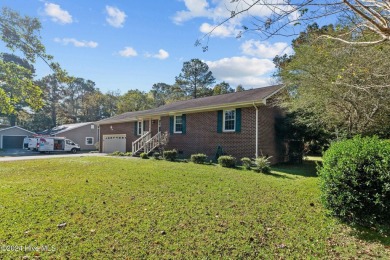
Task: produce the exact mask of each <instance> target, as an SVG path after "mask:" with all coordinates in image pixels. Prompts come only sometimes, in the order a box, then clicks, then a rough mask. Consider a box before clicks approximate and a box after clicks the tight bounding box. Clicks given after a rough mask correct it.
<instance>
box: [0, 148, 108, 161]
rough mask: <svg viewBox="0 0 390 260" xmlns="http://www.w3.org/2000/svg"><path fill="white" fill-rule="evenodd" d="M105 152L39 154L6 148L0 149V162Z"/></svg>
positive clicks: (95, 154) (94, 154) (83, 155)
mask: <svg viewBox="0 0 390 260" xmlns="http://www.w3.org/2000/svg"><path fill="white" fill-rule="evenodd" d="M105 155H107V154H106V153H90V152H78V153H76V154H71V153H53V154H41V153H38V152H33V151H29V150H24V149H6V150H3V151H0V162H6V161H21V160H36V159H47V158H62V157H87V156H88V157H89V156H105Z"/></svg>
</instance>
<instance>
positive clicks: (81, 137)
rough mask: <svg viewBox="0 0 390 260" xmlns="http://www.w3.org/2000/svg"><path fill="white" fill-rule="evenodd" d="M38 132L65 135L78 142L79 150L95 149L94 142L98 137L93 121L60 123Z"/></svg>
mask: <svg viewBox="0 0 390 260" xmlns="http://www.w3.org/2000/svg"><path fill="white" fill-rule="evenodd" d="M40 134H42V135H50V136H56V137H66V138H68V139H70V140H72V141H73V142H75V143H77V144H79V145H80V149H81V150H96V146H95V144H96V142H98V138H99V136H98V129H97V126H96V125H95V124H94V123H93V122H86V123H75V124H66V125H60V126H56V127H54V128H52V129H49V130H45V131H43V132H40Z"/></svg>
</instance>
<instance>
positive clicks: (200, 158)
mask: <svg viewBox="0 0 390 260" xmlns="http://www.w3.org/2000/svg"><path fill="white" fill-rule="evenodd" d="M206 160H207V155H205V154H203V153H197V154H192V155H191V162H193V163H197V164H204V163H205V162H206Z"/></svg>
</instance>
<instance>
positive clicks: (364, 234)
mask: <svg viewBox="0 0 390 260" xmlns="http://www.w3.org/2000/svg"><path fill="white" fill-rule="evenodd" d="M350 227H351V229H352V230H351V231H350V232H349V234H350V235H351V236H354V237H356V238H358V239H361V240H364V241H366V242H377V243H380V244H382V245H384V246H385V247H390V227H384V228H383V229H384V230H383V231H382V232H380V231H378V230H374V229H370V228H367V227H361V226H353V225H351V226H350Z"/></svg>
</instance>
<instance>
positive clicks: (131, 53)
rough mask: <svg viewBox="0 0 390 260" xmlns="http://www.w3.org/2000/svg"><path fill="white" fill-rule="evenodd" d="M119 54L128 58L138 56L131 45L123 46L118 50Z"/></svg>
mask: <svg viewBox="0 0 390 260" xmlns="http://www.w3.org/2000/svg"><path fill="white" fill-rule="evenodd" d="M119 55H121V56H122V57H126V58H128V57H135V56H138V53H137V51H136V50H134V49H133V48H132V47H125V48H124V49H123V50H121V51H119Z"/></svg>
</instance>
